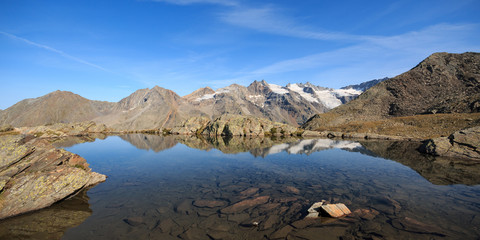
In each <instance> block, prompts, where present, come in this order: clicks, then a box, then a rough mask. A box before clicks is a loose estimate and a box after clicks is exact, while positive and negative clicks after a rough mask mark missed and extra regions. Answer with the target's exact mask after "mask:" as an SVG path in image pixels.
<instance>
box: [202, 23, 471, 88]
mask: <svg viewBox="0 0 480 240" xmlns="http://www.w3.org/2000/svg"><path fill="white" fill-rule="evenodd" d="M478 35H480V27H479V24H463V25H452V24H438V25H434V26H431V27H428V28H425V29H422V30H419V31H412V32H408V33H405V34H400V35H396V36H390V37H375V38H371V39H369V40H368V41H362V42H359V43H357V44H353V45H351V46H349V47H345V48H340V49H335V50H332V51H327V52H321V53H315V54H311V55H307V56H303V57H299V58H292V59H287V60H282V61H278V62H275V63H272V64H270V65H267V66H264V67H261V68H258V69H253V70H252V71H249V72H245V73H243V74H241V75H238V76H237V77H233V78H228V79H225V80H217V81H213V82H211V83H212V84H215V85H220V84H221V83H224V84H225V83H231V82H235V81H237V82H247V81H252V80H253V79H257V80H258V79H280V78H285V76H298V78H300V79H305V76H309V77H310V79H306V80H307V81H312V82H317V83H318V84H321V85H323V84H325V83H328V85H330V86H328V85H324V86H328V87H341V86H343V84H347V83H348V84H351V83H353V82H360V81H367V80H371V79H373V78H381V77H386V76H387V77H394V76H396V75H398V74H400V73H402V72H404V71H407V70H408V69H410V68H412V67H413V66H414V65H415V64H416V63H418V62H419V61H421V60H422V59H423V58H425V57H427V56H428V55H430V54H432V53H434V52H439V51H443V52H454V53H455V52H456V53H461V52H465V51H480V43H472V42H471V41H470V39H474V36H478ZM308 71H310V72H311V73H310V74H305V72H308ZM312 72H313V73H312ZM312 74H313V76H312ZM312 78H313V79H312ZM295 80H296V79H288V80H287V81H295ZM279 84H282V83H279Z"/></svg>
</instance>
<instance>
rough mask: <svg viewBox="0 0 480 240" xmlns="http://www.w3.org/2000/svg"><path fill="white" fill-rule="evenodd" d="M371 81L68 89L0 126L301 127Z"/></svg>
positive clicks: (21, 106) (28, 104)
mask: <svg viewBox="0 0 480 240" xmlns="http://www.w3.org/2000/svg"><path fill="white" fill-rule="evenodd" d="M383 80H385V79H382V80H372V81H369V82H366V83H362V84H360V85H353V86H348V87H345V88H342V89H331V88H324V87H320V86H315V85H313V84H311V83H305V84H298V83H295V84H288V85H286V86H279V85H275V84H269V83H267V82H266V81H264V80H262V81H254V82H253V83H251V84H250V85H249V86H248V87H245V86H241V85H237V84H232V85H230V86H227V87H225V88H220V89H217V90H213V89H211V88H209V87H205V88H201V89H198V90H196V91H194V92H192V93H191V94H188V95H186V96H183V97H181V96H179V95H178V94H176V93H175V92H173V91H171V90H168V89H164V88H161V87H158V86H155V87H153V88H151V89H149V88H146V89H140V90H137V91H135V92H134V93H132V94H131V95H129V96H128V97H126V98H123V99H122V100H120V101H119V102H116V103H113V102H104V101H93V100H89V99H86V98H83V97H81V96H79V95H77V94H74V93H72V92H67V91H55V92H52V93H49V94H47V95H45V96H42V97H38V98H34V99H25V100H22V101H20V102H18V103H16V104H15V105H13V106H11V107H9V108H7V109H5V110H3V111H1V112H0V125H12V126H15V127H21V126H38V125H48V124H53V123H72V122H82V121H95V122H97V123H103V124H105V125H107V126H108V127H110V128H113V129H116V130H143V129H157V128H171V127H173V126H175V125H176V124H178V123H180V122H182V121H184V120H186V119H189V118H191V117H195V116H206V117H208V118H211V119H213V118H216V117H219V116H222V115H225V114H235V115H248V116H256V117H262V118H267V119H269V120H272V121H275V122H281V123H287V124H290V125H293V126H299V125H300V124H303V123H304V122H305V121H306V120H308V119H309V118H310V117H311V116H313V115H314V114H317V113H324V112H327V111H329V110H330V109H332V108H335V107H337V106H339V105H342V104H344V103H346V102H349V101H351V100H352V99H355V98H356V97H358V96H359V95H360V94H361V93H362V92H363V91H364V90H365V89H368V87H370V86H372V85H373V84H375V83H377V82H379V81H383Z"/></svg>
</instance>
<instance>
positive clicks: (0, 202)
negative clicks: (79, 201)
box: [0, 135, 106, 219]
mask: <svg viewBox="0 0 480 240" xmlns="http://www.w3.org/2000/svg"><path fill="white" fill-rule="evenodd" d="M105 179H106V176H105V175H102V174H99V173H95V172H92V171H91V169H90V168H89V167H88V164H87V162H86V161H85V159H83V158H82V157H80V156H78V155H76V154H73V153H70V152H68V151H65V150H63V149H56V148H55V147H53V146H52V145H51V144H50V143H49V142H47V141H46V140H43V139H38V138H33V137H31V136H25V135H14V136H12V135H9V136H0V219H2V218H7V217H10V216H14V215H18V214H22V213H25V212H30V211H34V210H37V209H41V208H44V207H48V206H50V205H52V204H53V203H55V202H57V201H60V200H62V199H65V198H68V197H70V196H72V195H74V194H75V193H77V192H79V191H80V190H82V189H84V188H86V187H89V186H92V185H95V184H97V183H100V182H103V181H105Z"/></svg>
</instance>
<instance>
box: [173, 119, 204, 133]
mask: <svg viewBox="0 0 480 240" xmlns="http://www.w3.org/2000/svg"><path fill="white" fill-rule="evenodd" d="M209 122H210V118H208V117H205V116H201V117H192V118H189V119H187V120H185V121H184V122H183V123H182V124H180V125H179V126H175V127H173V128H172V130H171V132H172V133H175V134H181V135H195V134H200V133H201V132H202V131H203V130H204V129H205V128H206V127H207V125H208V123H209Z"/></svg>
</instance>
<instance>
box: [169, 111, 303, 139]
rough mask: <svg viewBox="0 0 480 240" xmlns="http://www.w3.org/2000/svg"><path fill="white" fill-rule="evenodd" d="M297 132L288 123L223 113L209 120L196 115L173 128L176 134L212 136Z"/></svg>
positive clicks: (291, 133)
mask: <svg viewBox="0 0 480 240" xmlns="http://www.w3.org/2000/svg"><path fill="white" fill-rule="evenodd" d="M296 132H298V129H297V128H295V127H293V126H290V125H288V124H283V123H278V122H272V121H270V120H267V119H264V118H258V117H253V116H240V115H222V116H221V117H219V118H216V119H214V120H211V121H208V119H207V118H205V117H194V118H191V119H188V120H187V121H185V122H184V123H182V124H181V125H180V126H178V127H174V128H173V129H172V133H174V134H187V135H188V134H197V135H199V134H203V135H210V136H265V135H284V136H290V135H293V134H294V133H296Z"/></svg>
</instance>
